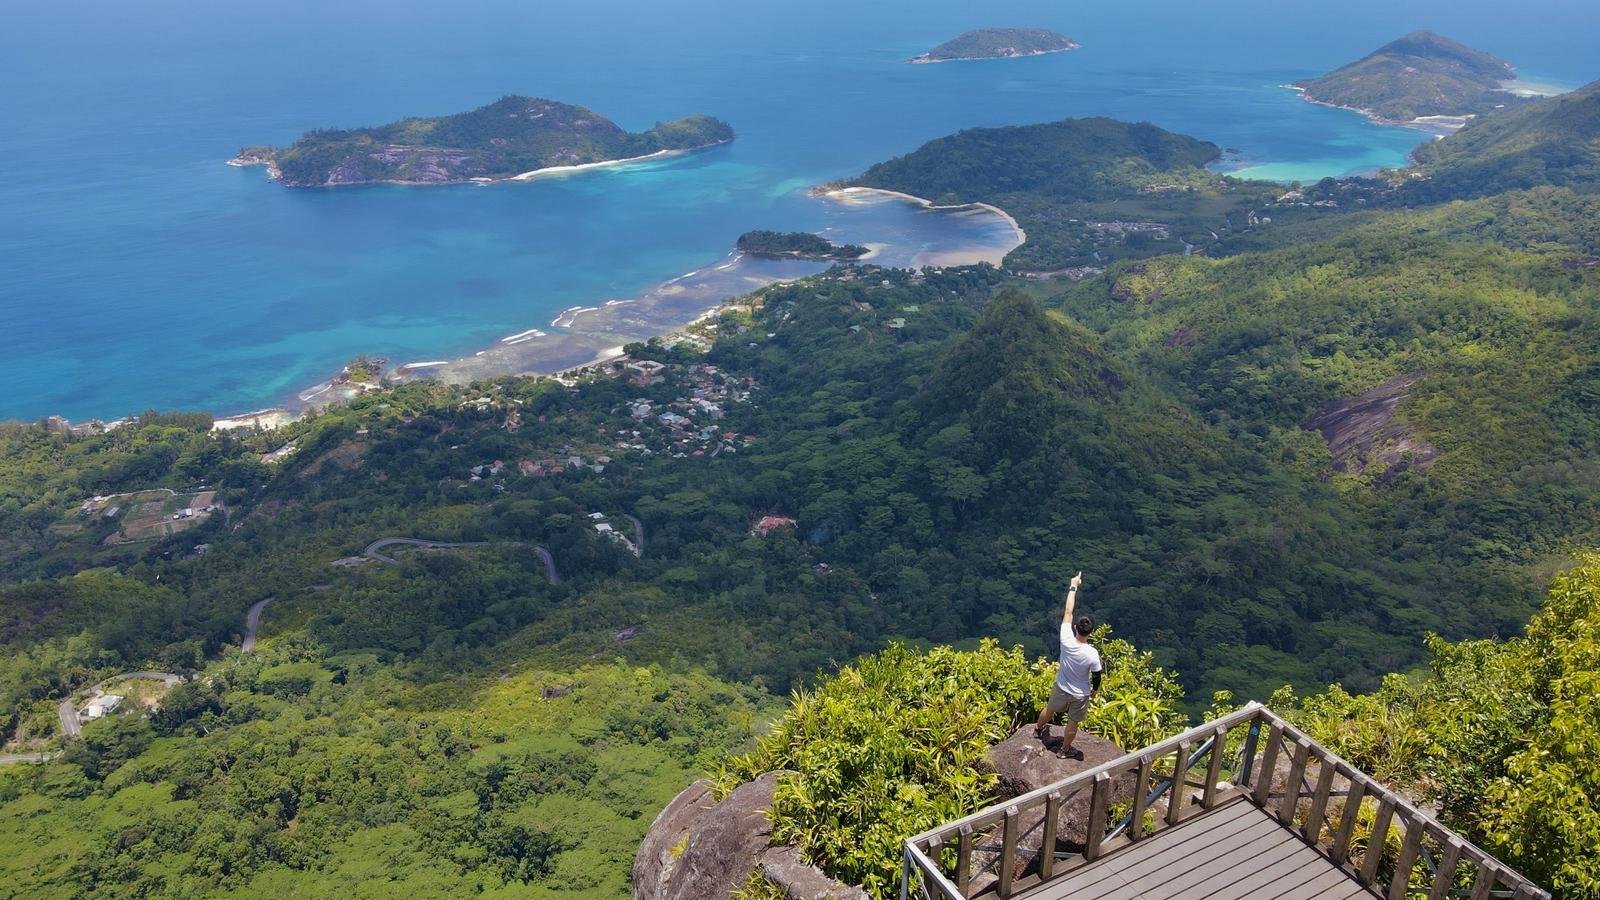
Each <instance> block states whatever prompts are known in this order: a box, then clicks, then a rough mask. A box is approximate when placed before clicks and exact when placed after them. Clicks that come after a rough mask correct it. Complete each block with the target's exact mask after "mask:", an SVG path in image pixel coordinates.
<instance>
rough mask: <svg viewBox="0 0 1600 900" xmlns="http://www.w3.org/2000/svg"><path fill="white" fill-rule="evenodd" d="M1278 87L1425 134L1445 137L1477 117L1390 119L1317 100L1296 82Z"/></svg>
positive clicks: (1380, 122) (1322, 103) (1314, 102)
mask: <svg viewBox="0 0 1600 900" xmlns="http://www.w3.org/2000/svg"><path fill="white" fill-rule="evenodd" d="M1279 87H1284V88H1288V89H1289V90H1291V91H1294V92H1295V93H1297V94H1299V95H1300V99H1301V100H1304V101H1305V102H1307V103H1310V104H1312V105H1314V106H1325V107H1327V108H1329V109H1342V110H1345V111H1347V112H1353V113H1360V114H1361V115H1363V116H1366V117H1367V120H1368V121H1370V122H1371V123H1372V124H1374V125H1383V126H1385V127H1389V128H1410V129H1412V130H1414V131H1421V132H1423V133H1425V134H1431V135H1433V136H1435V137H1445V136H1447V135H1451V134H1455V133H1456V132H1458V131H1460V130H1461V129H1463V128H1465V127H1467V123H1469V122H1471V121H1472V120H1473V119H1475V118H1477V114H1476V113H1467V114H1465V115H1459V116H1444V115H1440V116H1417V117H1416V118H1413V119H1391V118H1388V117H1386V116H1384V115H1382V114H1381V113H1379V112H1377V111H1375V110H1371V109H1367V108H1365V107H1361V106H1345V105H1344V104H1342V103H1334V102H1333V101H1331V100H1318V99H1317V98H1315V97H1313V96H1311V95H1310V94H1308V93H1306V89H1305V88H1303V87H1301V86H1299V85H1297V84H1284V85H1279Z"/></svg>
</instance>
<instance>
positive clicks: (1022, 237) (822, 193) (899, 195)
mask: <svg viewBox="0 0 1600 900" xmlns="http://www.w3.org/2000/svg"><path fill="white" fill-rule="evenodd" d="M814 193H815V195H816V196H819V197H826V198H829V199H832V200H836V201H838V202H842V203H849V202H851V200H852V199H853V198H856V197H862V196H879V197H893V198H895V199H896V200H904V201H906V202H908V203H915V204H917V205H918V206H921V207H922V208H923V209H926V210H932V211H935V212H961V211H962V210H968V209H981V210H984V211H986V212H991V213H993V214H995V215H997V216H999V217H1000V218H1001V219H1003V220H1004V221H1005V223H1006V224H1007V225H1010V226H1011V231H1012V233H1013V234H1014V235H1015V236H1016V244H1015V245H1013V246H1012V247H1011V248H1010V249H1008V250H1006V251H1005V253H1002V254H1000V259H994V260H988V261H989V262H993V263H994V264H995V265H997V266H998V265H1000V260H1001V259H1004V258H1005V254H1006V253H1010V252H1011V251H1012V250H1015V249H1016V248H1017V247H1020V246H1022V245H1023V244H1025V243H1027V241H1028V232H1027V231H1025V230H1023V227H1022V223H1020V222H1018V221H1017V219H1016V217H1015V216H1013V215H1011V214H1010V213H1008V212H1006V211H1005V210H1003V209H1001V208H1000V207H998V206H995V205H994V204H992V203H982V202H974V203H950V204H944V205H941V204H938V203H934V202H933V201H932V200H929V199H927V198H926V197H918V196H915V195H913V194H907V193H904V192H902V191H891V190H889V189H887V188H871V187H842V188H816V189H815V190H814ZM863 258H864V259H865V258H869V257H863Z"/></svg>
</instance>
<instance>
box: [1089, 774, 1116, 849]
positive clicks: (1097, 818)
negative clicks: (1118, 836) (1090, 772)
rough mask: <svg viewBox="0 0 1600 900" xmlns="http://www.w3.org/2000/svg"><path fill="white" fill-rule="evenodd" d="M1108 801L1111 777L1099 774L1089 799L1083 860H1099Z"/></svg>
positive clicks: (1096, 776)
mask: <svg viewBox="0 0 1600 900" xmlns="http://www.w3.org/2000/svg"><path fill="white" fill-rule="evenodd" d="M1110 800H1111V775H1110V774H1109V773H1106V772H1100V773H1099V774H1097V775H1095V776H1094V793H1093V794H1091V795H1090V797H1089V833H1088V842H1087V843H1086V845H1085V846H1084V848H1083V858H1084V859H1087V860H1090V861H1093V860H1096V859H1099V858H1100V844H1101V842H1103V841H1104V840H1105V839H1106V807H1107V806H1108V805H1109V804H1110Z"/></svg>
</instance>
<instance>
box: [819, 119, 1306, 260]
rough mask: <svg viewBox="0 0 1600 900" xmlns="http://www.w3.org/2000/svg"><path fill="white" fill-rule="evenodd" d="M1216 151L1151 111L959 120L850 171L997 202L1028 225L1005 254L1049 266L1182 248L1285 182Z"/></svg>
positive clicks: (1226, 225) (918, 189) (1217, 234)
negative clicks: (996, 123)
mask: <svg viewBox="0 0 1600 900" xmlns="http://www.w3.org/2000/svg"><path fill="white" fill-rule="evenodd" d="M1221 155H1222V151H1221V149H1220V148H1218V147H1217V145H1215V144H1212V143H1210V142H1208V141H1202V140H1198V139H1196V138H1192V137H1189V136H1188V135H1181V134H1174V133H1173V132H1170V131H1166V130H1165V129H1162V128H1159V127H1157V126H1155V125H1151V124H1149V123H1129V122H1119V121H1116V120H1114V119H1107V118H1093V119H1066V120H1063V121H1060V122H1049V123H1045V124H1040V125H1020V126H1008V127H1004V128H972V129H968V130H966V131H962V132H960V133H958V134H953V135H950V136H948V137H943V138H938V139H936V140H933V141H929V142H928V143H927V144H925V145H923V146H922V147H920V148H918V149H917V150H915V151H913V152H911V153H908V154H906V155H905V156H901V157H898V158H896V159H893V160H889V161H888V162H883V163H879V164H878V165H875V166H873V167H872V168H870V169H868V170H867V171H866V173H865V174H863V175H861V176H860V177H858V178H856V179H853V180H851V181H849V182H847V183H848V184H849V185H850V186H854V187H869V188H879V189H883V190H892V191H899V192H902V193H906V194H911V195H914V196H917V197H923V198H926V199H928V200H930V201H933V202H935V203H943V204H959V203H988V204H991V205H993V206H997V207H999V208H1001V209H1004V210H1005V211H1006V212H1008V213H1010V214H1011V215H1012V216H1014V217H1015V218H1016V219H1017V220H1018V221H1019V222H1020V223H1021V225H1022V227H1023V229H1024V230H1025V231H1026V232H1027V235H1028V239H1027V242H1026V243H1024V244H1023V245H1022V246H1020V247H1018V248H1017V249H1015V250H1013V251H1012V252H1011V253H1010V254H1009V255H1008V256H1007V257H1006V260H1005V262H1006V265H1007V266H1008V267H1011V268H1014V269H1018V270H1023V271H1034V272H1041V271H1056V270H1061V269H1066V268H1073V267H1103V266H1104V265H1106V264H1107V263H1110V262H1112V261H1115V260H1118V259H1125V258H1130V257H1140V256H1151V255H1156V254H1160V253H1181V252H1184V250H1185V247H1195V246H1205V245H1212V244H1214V243H1216V242H1217V241H1220V240H1221V238H1222V235H1224V234H1226V233H1228V232H1230V231H1232V230H1234V229H1235V228H1244V227H1247V225H1248V221H1249V218H1250V215H1251V211H1252V209H1255V208H1259V207H1260V206H1261V205H1263V204H1265V203H1269V202H1271V200H1272V199H1273V198H1274V197H1276V196H1277V195H1278V194H1280V193H1282V191H1281V189H1280V188H1278V187H1277V186H1276V185H1270V184H1265V183H1251V182H1245V181H1240V180H1238V179H1233V178H1228V177H1225V176H1223V175H1219V174H1217V173H1215V172H1211V171H1208V170H1207V169H1206V166H1207V165H1209V164H1211V163H1212V162H1215V161H1216V160H1217V159H1218V158H1220V157H1221Z"/></svg>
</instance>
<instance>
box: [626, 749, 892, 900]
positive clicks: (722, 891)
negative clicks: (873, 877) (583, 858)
mask: <svg viewBox="0 0 1600 900" xmlns="http://www.w3.org/2000/svg"><path fill="white" fill-rule="evenodd" d="M784 774H787V773H784V772H768V773H767V774H765V775H762V776H761V777H760V778H757V779H756V780H754V781H752V782H749V783H748V784H742V785H740V786H739V787H737V788H735V789H734V790H733V793H731V794H729V795H728V796H727V797H724V798H723V799H722V800H721V802H718V801H716V800H715V799H713V797H712V791H711V782H709V781H706V780H704V779H701V780H700V781H696V782H695V783H694V784H692V785H690V786H689V787H688V788H686V789H684V791H683V792H682V793H680V794H679V795H678V796H677V797H674V798H673V800H672V802H671V803H669V804H667V807H666V809H663V810H662V811H661V814H660V815H658V816H656V818H655V821H654V822H651V823H650V830H649V831H648V832H646V833H645V837H644V842H643V843H641V844H640V845H639V852H638V854H637V855H636V856H635V857H634V859H633V897H634V900H699V898H702V897H727V896H729V895H730V894H731V893H733V892H734V891H736V890H739V889H741V888H743V887H744V886H745V885H746V884H748V883H749V881H750V877H751V876H752V875H754V874H756V873H757V872H758V871H759V872H760V874H761V877H762V878H764V879H766V880H767V881H768V882H769V883H771V884H772V885H774V886H776V887H777V888H778V889H779V890H780V891H782V892H783V894H784V896H786V897H789V898H790V900H866V897H867V894H866V892H865V891H863V890H862V889H861V888H859V887H854V886H852V885H848V884H843V883H841V882H839V881H835V880H834V879H832V878H829V877H828V876H827V875H825V874H823V872H822V870H820V869H818V868H817V867H816V866H813V865H811V864H809V863H807V862H806V861H805V860H804V859H802V858H801V856H800V850H799V848H797V847H774V846H772V840H771V838H772V823H771V819H770V817H769V813H770V811H771V809H772V794H773V790H774V788H776V786H777V783H778V778H779V777H780V776H782V775H784Z"/></svg>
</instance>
